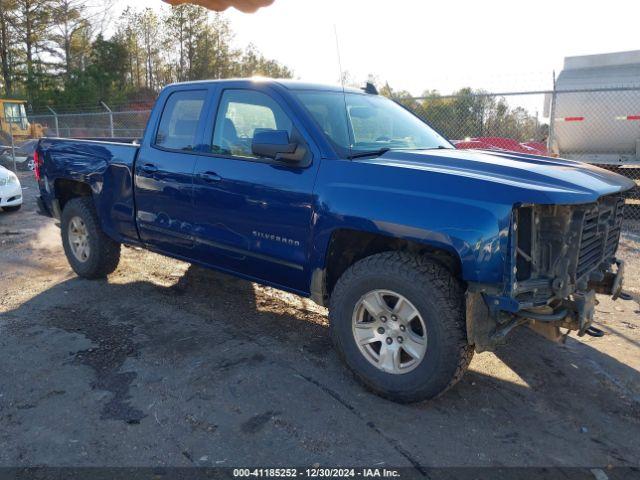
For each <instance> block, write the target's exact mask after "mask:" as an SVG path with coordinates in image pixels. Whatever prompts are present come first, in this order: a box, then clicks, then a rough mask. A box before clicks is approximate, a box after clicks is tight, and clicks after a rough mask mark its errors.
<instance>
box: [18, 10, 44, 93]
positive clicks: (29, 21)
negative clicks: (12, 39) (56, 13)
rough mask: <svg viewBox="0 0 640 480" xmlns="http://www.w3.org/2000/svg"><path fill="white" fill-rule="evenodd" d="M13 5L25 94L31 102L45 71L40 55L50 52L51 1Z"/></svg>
mask: <svg viewBox="0 0 640 480" xmlns="http://www.w3.org/2000/svg"><path fill="white" fill-rule="evenodd" d="M15 4H16V7H17V8H16V16H15V20H14V28H15V30H16V32H17V38H18V40H19V42H20V43H21V44H22V48H23V49H24V55H25V68H24V76H25V86H26V94H27V98H28V99H29V100H33V99H34V98H35V97H36V96H37V95H38V86H39V85H38V83H40V82H41V81H42V80H43V74H44V73H45V71H46V66H45V65H44V62H43V60H42V58H41V56H40V55H41V54H42V53H47V52H50V51H51V49H50V48H49V44H48V42H49V31H50V29H51V14H50V12H51V10H52V8H51V7H52V0H15ZM47 83H48V82H47Z"/></svg>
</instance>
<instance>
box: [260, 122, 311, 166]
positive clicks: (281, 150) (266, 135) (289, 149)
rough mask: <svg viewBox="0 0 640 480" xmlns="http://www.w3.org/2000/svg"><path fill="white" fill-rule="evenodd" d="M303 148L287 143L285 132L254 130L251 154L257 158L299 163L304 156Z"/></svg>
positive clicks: (287, 135) (287, 134)
mask: <svg viewBox="0 0 640 480" xmlns="http://www.w3.org/2000/svg"><path fill="white" fill-rule="evenodd" d="M304 151H305V149H304V148H299V146H298V144H297V143H290V142H289V133H288V132H287V131H286V130H256V131H255V133H254V135H253V142H252V143H251V152H252V153H253V154H254V155H257V156H258V157H266V158H271V159H273V160H284V161H290V162H299V161H300V160H302V157H303V156H304Z"/></svg>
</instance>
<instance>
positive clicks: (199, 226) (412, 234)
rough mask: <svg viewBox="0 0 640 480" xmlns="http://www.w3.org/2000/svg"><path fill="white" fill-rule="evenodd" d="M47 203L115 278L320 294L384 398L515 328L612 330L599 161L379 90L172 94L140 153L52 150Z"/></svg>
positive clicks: (356, 365)
mask: <svg viewBox="0 0 640 480" xmlns="http://www.w3.org/2000/svg"><path fill="white" fill-rule="evenodd" d="M34 160H35V167H36V176H37V178H38V182H39V188H40V198H39V205H40V209H41V211H42V212H43V213H44V214H46V215H50V216H53V217H55V218H56V219H58V220H59V223H60V226H61V232H62V242H63V244H64V250H65V253H66V256H67V258H68V260H69V263H70V265H71V267H72V268H73V270H74V271H75V272H76V273H77V274H78V275H79V276H81V277H85V278H90V279H93V278H104V277H105V276H107V275H108V274H110V273H111V272H113V271H114V270H115V269H116V267H117V266H118V261H119V258H120V247H121V245H122V244H126V245H133V246H138V247H143V248H146V249H149V250H152V251H154V252H158V253H161V254H164V255H168V256H171V257H174V258H178V259H181V260H185V261H188V262H193V263H197V264H200V265H203V266H206V267H209V268H214V269H217V270H221V271H223V272H227V273H230V274H233V275H237V276H239V277H243V278H245V279H247V280H251V281H254V282H259V283H262V284H267V285H271V286H274V287H276V288H279V289H283V290H287V291H290V292H294V293H296V294H299V295H303V296H307V297H310V298H312V299H313V300H314V301H315V302H317V303H318V304H320V305H324V306H327V307H328V308H329V317H330V331H331V336H332V339H333V342H334V344H335V347H336V350H337V352H338V354H339V355H340V357H341V358H342V359H343V360H344V362H345V363H346V364H347V366H348V367H349V368H350V369H351V370H353V372H354V373H355V375H356V377H357V378H358V379H359V380H360V381H361V382H362V383H363V384H364V385H365V386H366V387H368V388H369V389H371V390H372V391H374V392H376V393H378V394H380V395H382V396H384V397H386V398H390V399H392V400H395V401H399V402H412V401H419V400H423V399H428V398H433V397H435V396H437V395H439V394H441V393H442V392H444V391H445V390H447V389H448V388H449V387H451V386H452V385H453V384H455V383H456V382H457V381H458V380H459V379H460V378H461V376H462V375H463V373H464V372H465V370H466V369H467V367H468V365H469V362H470V361H471V357H472V356H473V353H474V351H478V352H481V351H486V350H492V349H494V348H495V347H496V346H497V345H499V344H501V343H503V342H504V339H505V337H506V336H507V334H508V333H509V332H510V331H512V330H513V329H514V328H516V327H518V326H520V325H525V324H526V325H529V326H530V327H532V328H534V329H536V330H537V331H539V332H540V333H541V334H543V335H545V336H547V337H549V338H553V339H560V338H562V334H561V332H565V330H566V331H568V330H576V331H578V333H579V335H584V334H591V335H595V336H598V335H601V333H602V332H601V331H599V330H598V329H597V328H595V327H594V326H593V325H592V321H593V313H594V306H595V303H596V298H595V294H596V293H602V294H607V295H612V296H614V297H617V296H618V295H620V292H621V288H622V278H623V272H624V265H623V263H622V262H620V261H619V260H618V259H616V256H615V255H616V250H617V248H618V242H619V238H620V230H621V225H622V221H623V208H624V200H623V195H622V194H623V192H624V191H626V190H628V189H630V188H632V187H633V186H634V184H633V183H632V182H631V181H630V180H628V179H626V178H624V177H622V176H619V175H617V174H614V173H612V172H609V171H606V170H601V169H598V168H595V167H593V166H589V165H585V164H581V163H577V162H573V161H568V160H562V159H557V158H546V157H539V156H532V155H525V154H519V153H509V152H502V151H500V152H488V151H470V150H464V151H463V150H456V149H455V148H454V147H453V146H452V145H451V144H450V143H449V142H448V141H447V140H446V139H445V138H443V137H442V136H441V135H439V134H438V133H437V132H435V131H434V130H433V129H431V128H430V127H429V126H428V125H426V124H425V123H424V122H423V121H421V120H420V119H419V118H417V117H416V116H414V115H413V114H411V113H410V112H409V111H407V110H405V109H404V108H403V107H401V106H400V105H398V104H397V103H395V102H393V101H391V100H389V99H387V98H384V97H382V96H380V95H378V94H377V92H376V91H375V89H374V88H370V87H369V88H367V89H364V90H357V89H346V90H345V89H342V88H337V87H329V86H322V85H314V84H306V83H299V82H288V81H275V80H250V79H247V80H225V81H207V82H194V83H182V84H174V85H170V86H168V87H166V88H165V89H164V90H163V91H162V93H161V94H160V96H159V98H158V101H157V103H156V105H155V107H154V110H153V112H152V114H151V116H150V119H149V122H148V125H147V128H146V131H145V134H144V137H143V138H142V139H141V140H140V141H139V144H138V141H129V140H126V139H113V140H112V141H91V140H73V139H58V138H45V139H42V140H41V141H40V144H39V146H38V148H37V150H36V154H35V159H34Z"/></svg>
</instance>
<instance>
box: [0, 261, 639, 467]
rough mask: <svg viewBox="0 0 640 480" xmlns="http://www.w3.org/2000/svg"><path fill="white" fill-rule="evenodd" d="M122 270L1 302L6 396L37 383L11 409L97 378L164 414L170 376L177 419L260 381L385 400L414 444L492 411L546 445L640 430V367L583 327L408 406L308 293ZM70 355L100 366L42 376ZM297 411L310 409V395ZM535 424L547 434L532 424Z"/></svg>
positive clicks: (130, 412) (524, 337)
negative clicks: (343, 341) (583, 337)
mask: <svg viewBox="0 0 640 480" xmlns="http://www.w3.org/2000/svg"><path fill="white" fill-rule="evenodd" d="M117 281H118V277H117V275H116V277H115V278H113V279H111V280H110V281H94V282H89V281H85V280H81V279H71V280H68V281H65V282H63V283H60V284H58V285H56V286H54V287H53V288H50V289H48V290H46V291H44V292H42V293H40V294H39V295H37V296H35V297H34V298H32V299H31V300H29V301H27V302H26V303H24V304H23V305H21V306H20V307H18V308H17V309H15V310H12V311H9V312H7V313H5V314H3V315H2V317H4V320H3V321H2V322H0V324H4V325H5V327H4V330H5V331H4V332H3V335H4V336H5V342H4V346H3V349H2V351H1V352H0V378H3V382H4V383H5V385H6V388H5V390H4V392H5V400H6V398H7V397H10V396H11V395H12V394H15V395H17V392H19V391H20V388H19V387H18V382H23V383H32V384H33V385H35V388H34V389H33V390H32V392H31V393H30V394H29V395H28V396H27V398H22V399H20V401H19V402H14V403H13V406H12V407H10V408H9V410H15V411H17V409H20V408H22V409H33V408H47V409H49V410H48V411H47V413H48V414H49V415H51V416H55V415H56V414H57V412H56V411H55V407H54V409H53V410H51V409H52V407H51V405H49V404H46V403H45V402H44V401H43V399H46V398H49V397H48V395H49V394H50V392H51V391H54V392H58V393H57V394H56V395H62V396H64V395H65V392H66V391H68V390H69V389H70V388H74V389H81V390H82V389H84V390H86V391H88V392H89V391H92V390H99V391H103V392H107V393H108V395H107V396H106V397H104V398H103V399H102V400H100V401H96V403H95V404H94V405H93V406H92V408H93V409H95V410H96V411H99V417H100V418H101V419H102V420H121V421H123V422H126V423H128V424H130V425H137V424H140V423H143V422H152V423H153V421H152V420H153V419H150V418H148V417H149V415H150V413H149V410H148V409H147V408H144V407H143V405H144V404H143V403H142V402H143V401H142V400H141V398H145V399H146V397H145V395H146V392H151V391H154V392H156V393H154V395H155V396H158V393H157V391H156V390H157V388H158V385H159V384H162V385H163V386H164V387H163V390H162V392H163V395H165V396H166V400H165V401H166V402H169V403H171V402H174V403H171V404H172V405H174V406H173V407H172V408H174V409H175V412H180V413H176V414H175V415H176V417H175V418H173V419H171V418H169V419H166V421H167V422H180V421H182V420H183V418H185V417H184V415H186V414H184V415H183V413H184V412H183V411H188V409H189V408H193V406H194V405H195V404H198V402H200V403H202V404H203V405H206V406H207V411H209V412H210V413H208V415H210V418H207V419H206V421H207V422H209V423H208V424H210V425H215V424H216V422H219V421H220V418H219V417H217V415H221V413H218V414H216V410H217V409H216V408H210V407H211V406H212V404H217V403H224V404H225V405H228V404H229V403H231V404H234V403H235V406H236V407H237V408H238V409H244V407H243V402H246V403H248V404H253V402H254V401H255V400H254V399H253V398H250V397H248V396H247V395H245V394H242V393H241V392H245V393H246V391H251V390H246V389H247V388H248V387H249V386H251V385H252V383H253V384H255V385H260V388H261V389H262V390H261V391H263V392H264V396H265V397H266V398H268V399H271V400H274V399H276V398H279V397H280V396H286V398H291V396H292V395H293V396H294V397H298V396H299V398H300V399H302V400H301V401H303V402H308V403H309V404H311V405H317V409H320V410H322V409H326V408H327V407H326V405H327V404H330V405H333V406H334V407H333V410H332V412H333V413H331V415H332V416H333V417H335V416H336V415H337V418H338V423H340V421H339V418H340V416H341V415H342V416H345V417H349V418H351V417H354V416H355V417H357V418H356V420H357V421H361V422H360V423H361V424H362V428H363V429H365V430H366V431H368V432H369V433H370V434H371V435H378V434H380V432H379V428H378V427H377V426H376V424H375V422H374V418H370V417H369V415H368V414H367V413H361V412H367V411H371V409H373V410H374V411H377V412H380V411H383V412H386V413H385V415H387V416H392V417H393V418H396V419H398V420H399V424H400V425H405V427H403V428H404V430H403V428H399V429H398V431H397V432H394V431H393V429H391V430H389V431H387V432H386V433H385V435H386V437H385V438H386V440H385V441H390V440H389V438H391V439H394V438H396V437H398V438H401V437H404V438H407V435H408V438H409V444H413V445H417V444H420V442H422V437H423V436H424V435H425V429H429V425H433V424H437V423H434V422H440V423H442V422H444V423H447V424H450V425H453V426H457V427H456V428H458V429H459V430H458V433H454V435H461V436H466V438H467V441H470V442H471V443H473V441H474V438H475V441H486V435H487V426H488V425H493V427H491V428H492V431H491V435H493V436H494V437H495V439H497V440H498V441H499V442H502V443H505V444H506V443H513V442H514V441H515V440H522V441H527V442H530V443H533V445H535V446H536V448H538V449H542V450H541V451H543V452H544V451H546V450H549V451H551V449H552V448H554V444H555V443H560V442H565V443H566V442H567V441H573V440H571V439H572V438H573V437H574V436H577V438H578V439H580V434H581V431H584V430H581V429H587V430H588V431H594V432H600V431H611V429H612V428H613V427H615V428H617V429H619V430H620V431H627V432H629V433H628V435H627V436H630V437H631V438H632V437H633V432H636V433H637V431H638V428H639V425H640V422H639V420H640V395H639V392H638V391H637V386H638V385H640V372H638V371H637V370H636V369H634V368H631V367H630V366H628V365H625V364H624V363H621V362H620V361H618V360H617V359H615V358H613V357H611V356H609V355H606V354H605V353H603V352H600V351H599V350H597V349H596V348H592V347H591V346H590V345H588V344H586V343H581V342H578V341H576V340H574V339H569V341H568V342H567V344H566V345H564V346H562V345H556V344H552V343H550V342H548V341H546V340H544V339H542V338H541V337H539V336H537V335H536V334H534V333H533V332H530V331H527V330H522V331H520V332H517V333H516V334H515V335H514V336H513V337H512V338H511V339H510V340H511V343H510V344H509V345H507V346H505V347H503V348H501V349H499V350H498V352H497V353H496V356H495V357H493V356H492V354H482V355H477V356H476V359H475V360H474V363H473V364H472V370H471V371H470V372H468V374H467V375H466V376H465V377H464V379H463V380H462V381H461V382H460V384H459V385H457V386H456V387H454V388H453V389H452V390H451V391H449V392H448V393H447V394H445V395H444V396H442V397H440V398H439V399H436V400H433V401H430V402H426V403H422V404H417V405H403V406H400V405H396V404H393V403H391V402H388V401H385V400H383V399H381V398H379V397H376V396H374V395H368V394H364V393H363V390H362V388H361V387H360V386H359V385H357V384H356V382H355V381H353V380H352V378H351V376H350V375H349V374H348V373H347V372H346V370H345V369H344V368H343V367H342V365H341V364H340V362H339V361H338V359H337V358H336V355H335V353H334V351H333V349H332V347H331V343H330V341H329V338H328V328H327V323H326V317H325V316H324V315H323V312H322V311H319V310H317V309H314V308H313V306H312V305H311V304H310V303H308V302H307V301H306V300H303V299H300V298H298V297H295V296H286V295H285V296H284V297H283V296H282V295H281V294H280V293H278V292H276V291H270V290H269V289H266V290H265V289H264V288H263V287H255V286H254V285H253V284H251V283H249V282H246V281H242V280H238V279H235V278H232V277H230V276H227V275H223V274H220V273H216V272H211V271H208V270H204V269H202V268H198V267H195V266H191V267H189V268H188V270H187V271H186V273H185V274H184V275H183V276H182V277H181V278H179V279H177V281H176V282H175V283H174V284H173V285H171V286H160V285H158V284H156V283H152V282H149V281H136V282H133V283H117ZM259 288H260V289H261V290H259ZM79 338H80V340H81V341H80V340H78V339H79ZM78 345H80V346H78ZM594 345H597V343H594ZM496 357H497V358H496ZM61 359H63V360H61ZM501 364H504V365H501ZM67 366H71V367H78V366H81V367H87V368H88V369H89V372H90V374H89V377H90V378H91V380H90V381H89V382H88V383H85V384H83V383H82V382H80V383H78V381H77V380H76V381H75V382H76V383H75V384H74V385H73V386H69V385H64V384H59V385H57V386H55V388H54V387H51V385H49V384H48V383H47V382H44V381H42V380H41V379H42V378H46V377H48V376H49V377H51V378H53V379H55V378H57V377H56V375H58V373H57V372H58V371H59V370H61V369H64V368H65V367H67ZM60 378H62V377H60ZM52 381H53V380H52ZM54 383H55V382H54ZM12 384H13V385H12ZM39 384H42V385H41V388H39V387H38V386H39ZM45 384H47V386H46V387H45ZM134 385H135V386H136V388H135V393H132V387H133V386H134ZM164 388H166V390H165V389H164ZM45 390H46V391H45ZM60 392H62V393H60ZM171 392H179V394H175V393H171ZM239 392H240V393H239ZM254 396H255V395H254ZM336 404H337V405H336ZM336 406H337V407H338V410H339V413H338V414H336V413H335V407H336ZM342 407H344V408H342ZM59 408H73V406H71V407H69V405H63V407H59ZM171 411H172V412H173V411H174V410H171ZM340 412H341V413H340ZM461 412H466V413H464V414H461ZM287 414H288V415H289V417H293V418H294V419H297V421H298V422H299V423H304V422H306V415H307V411H306V409H305V408H302V407H301V408H300V409H299V410H296V409H295V408H293V407H292V408H291V411H288V413H287ZM172 415H173V414H172ZM461 415H462V416H461ZM333 417H332V418H333ZM269 418H270V417H269ZM155 420H157V418H156V419H155ZM79 421H82V420H79ZM269 421H270V420H269ZM0 422H1V421H0ZM584 424H588V426H586V427H583V425H584ZM406 425H411V427H410V428H408V429H407V428H406ZM536 429H537V430H539V431H540V433H541V434H544V436H545V438H546V440H544V441H542V440H541V439H540V438H538V439H536V438H534V437H535V435H534V433H532V432H533V430H536ZM243 431H244V430H243ZM447 431H448V432H449V435H451V433H450V432H451V430H447ZM453 431H454V432H455V431H456V430H455V429H454V430H453ZM96 432H99V430H96ZM474 432H475V433H474ZM480 432H482V434H481V433H480ZM526 432H528V433H526ZM325 433H326V432H325ZM96 435H99V433H96ZM319 435H320V434H319ZM432 435H435V436H436V437H437V435H439V434H438V433H436V432H432ZM627 436H625V435H622V436H621V440H620V441H619V442H620V443H622V442H623V441H624V438H627ZM387 437H388V438H387ZM414 437H415V438H414ZM583 438H589V439H590V440H589V441H590V442H591V443H593V444H594V445H595V446H596V447H597V448H601V449H602V451H603V452H606V455H613V458H614V460H615V461H616V462H618V463H629V460H628V458H629V455H631V453H629V451H627V450H625V448H623V447H620V445H619V444H618V441H614V440H612V438H611V437H610V436H606V435H605V436H598V435H586V436H583ZM483 439H484V440H483ZM393 441H395V440H393ZM580 441H584V440H583V439H582V440H580ZM390 442H391V441H390ZM598 442H600V443H598ZM612 442H613V443H612ZM391 443H393V442H391ZM630 443H631V444H632V443H633V442H630ZM613 444H615V445H613ZM612 445H613V446H612ZM532 448H533V447H532ZM565 448H566V447H565ZM628 448H630V449H633V448H635V447H631V446H630V447H628ZM399 451H401V450H399ZM611 452H614V453H613V454H612V453H611ZM635 453H636V454H637V452H635ZM603 454H604V453H603ZM415 455H417V456H418V457H420V455H421V454H420V453H419V449H418V452H417V453H415ZM598 458H599V457H598ZM418 461H419V462H420V461H422V460H420V458H418ZM595 463H597V462H595Z"/></svg>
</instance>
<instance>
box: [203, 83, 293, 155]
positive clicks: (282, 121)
mask: <svg viewBox="0 0 640 480" xmlns="http://www.w3.org/2000/svg"><path fill="white" fill-rule="evenodd" d="M256 130H258V131H260V130H286V131H287V133H289V138H291V134H292V130H293V124H292V123H291V120H290V119H289V117H288V116H287V115H286V114H285V113H284V111H283V110H282V108H280V106H279V105H278V104H277V103H276V102H275V101H274V100H273V99H272V98H271V97H269V96H268V95H265V94H264V93H261V92H256V91H254V90H225V91H224V92H223V93H222V99H221V100H220V107H219V108H218V115H217V116H216V124H215V128H214V132H213V141H212V145H211V151H212V152H213V153H218V154H222V155H233V156H237V157H246V158H255V155H253V153H252V152H251V143H252V141H253V136H254V134H255V132H256Z"/></svg>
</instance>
